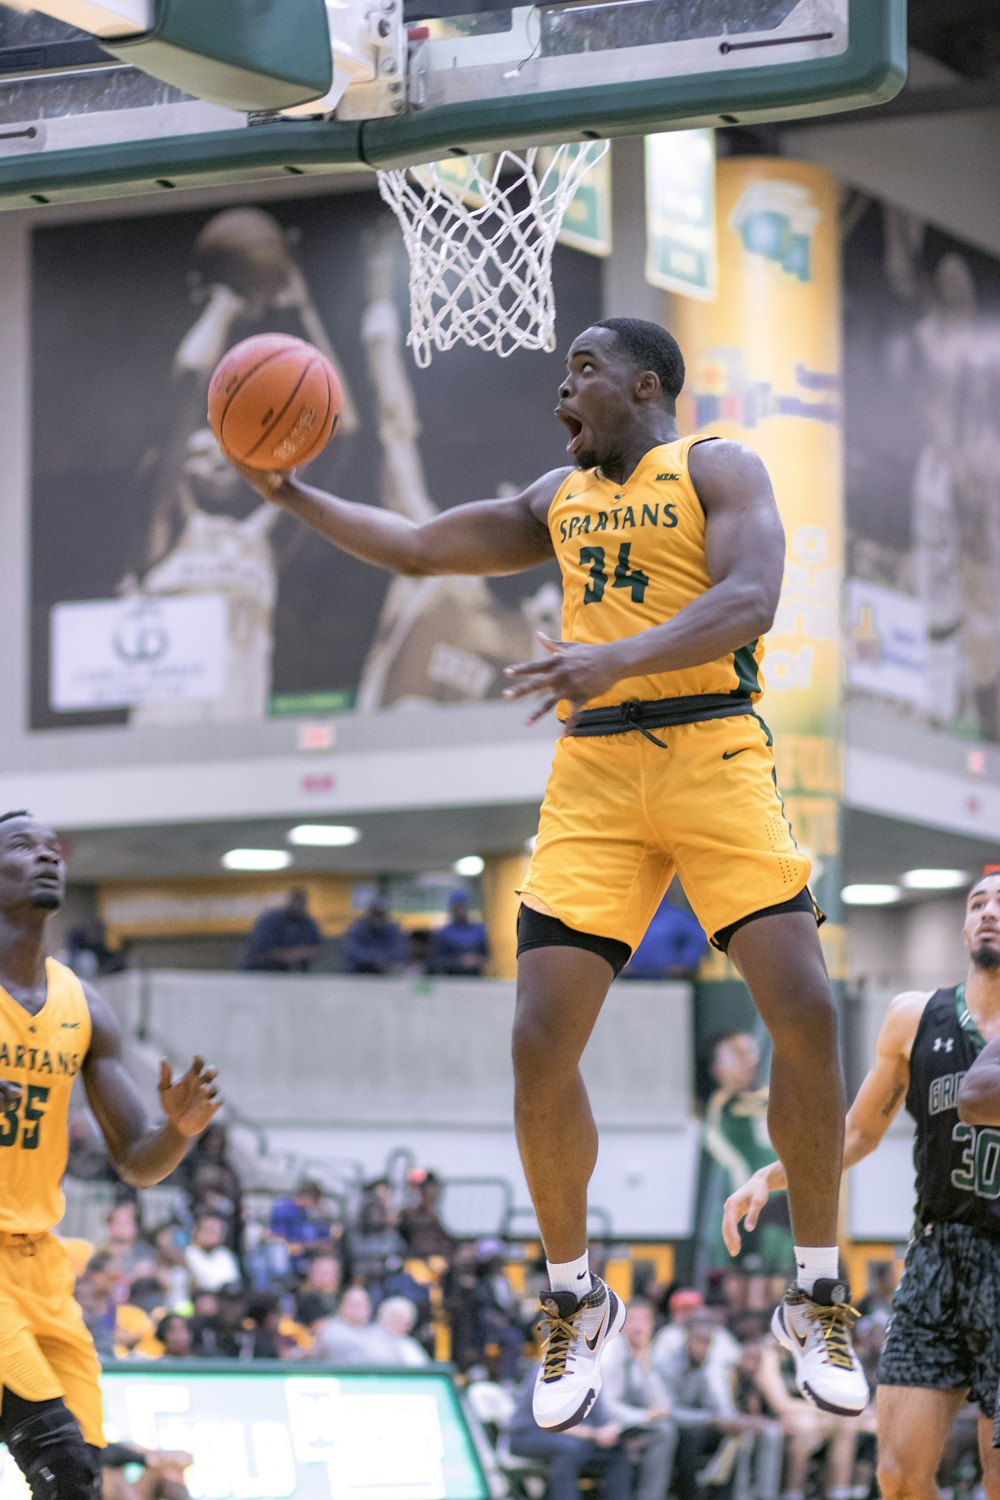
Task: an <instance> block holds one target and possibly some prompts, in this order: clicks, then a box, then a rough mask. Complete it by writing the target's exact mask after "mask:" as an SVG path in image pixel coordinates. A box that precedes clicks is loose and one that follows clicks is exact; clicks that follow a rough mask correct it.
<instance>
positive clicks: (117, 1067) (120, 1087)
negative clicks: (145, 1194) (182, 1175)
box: [83, 985, 221, 1188]
mask: <svg viewBox="0 0 1000 1500" xmlns="http://www.w3.org/2000/svg"><path fill="white" fill-rule="evenodd" d="M84 990H85V992H86V995H87V1004H88V1006H89V1007H90V1019H91V1025H92V1028H93V1031H92V1035H91V1042H90V1050H89V1052H88V1053H87V1056H86V1059H85V1061H84V1064H83V1082H84V1086H85V1088H86V1090H87V1102H88V1104H89V1105H90V1107H91V1109H92V1110H93V1112H94V1118H95V1119H96V1120H97V1123H98V1125H99V1126H100V1127H101V1133H102V1135H103V1136H104V1139H105V1141H106V1142H107V1146H108V1151H109V1153H110V1155H111V1160H112V1161H113V1162H114V1164H115V1168H116V1170H117V1171H118V1174H119V1176H120V1177H122V1178H123V1179H124V1180H125V1181H126V1182H127V1183H130V1184H131V1186H132V1187H137V1188H145V1187H152V1186H153V1185H154V1184H155V1183H157V1182H162V1181H163V1179H164V1177H169V1175H170V1173H171V1172H172V1171H173V1170H174V1168H175V1167H176V1166H177V1165H178V1164H179V1163H180V1161H181V1159H182V1158H183V1156H184V1153H185V1152H186V1151H187V1148H188V1146H189V1145H190V1144H191V1141H192V1139H193V1138H194V1137H195V1136H196V1135H200V1134H201V1132H202V1131H203V1130H204V1129H205V1127H206V1125H208V1123H209V1122H210V1120H211V1119H212V1116H213V1115H214V1114H215V1113H216V1111H217V1110H218V1109H219V1107H220V1104H221V1101H220V1099H219V1097H218V1093H217V1090H216V1087H215V1077H216V1072H215V1069H214V1068H206V1067H205V1064H204V1062H203V1061H202V1059H201V1058H200V1057H196V1058H195V1059H194V1061H193V1062H192V1064H191V1066H190V1068H189V1069H188V1070H187V1072H186V1073H185V1074H184V1076H183V1077H182V1078H179V1079H178V1080H177V1082H176V1083H175V1082H174V1081H173V1079H172V1078H171V1074H170V1065H169V1063H167V1062H166V1061H162V1062H161V1063H160V1083H159V1090H160V1103H161V1105H162V1107H163V1111H164V1113H165V1115H166V1117H167V1118H166V1121H165V1123H164V1124H162V1125H150V1124H149V1121H148V1120H147V1118H146V1111H145V1109H144V1108H143V1104H142V1100H141V1099H140V1097H139V1092H138V1090H137V1088H136V1086H135V1084H134V1083H133V1081H132V1079H131V1077H130V1076H129V1074H128V1073H127V1072H126V1070H125V1066H124V1063H123V1062H122V1034H121V1029H120V1027H119V1025H118V1022H117V1021H116V1019H115V1017H114V1014H113V1013H112V1011H111V1009H110V1007H109V1006H108V1004H107V1002H106V1001H105V1000H103V999H102V998H101V996H100V995H98V994H97V993H96V991H95V990H93V989H91V987H90V986H89V985H85V986H84Z"/></svg>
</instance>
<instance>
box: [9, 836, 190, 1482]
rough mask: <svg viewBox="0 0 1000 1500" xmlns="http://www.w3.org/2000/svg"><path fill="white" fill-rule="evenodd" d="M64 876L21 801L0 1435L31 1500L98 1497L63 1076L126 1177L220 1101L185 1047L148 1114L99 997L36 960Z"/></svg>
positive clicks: (52, 840) (95, 1381) (139, 1183)
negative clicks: (77, 1081)
mask: <svg viewBox="0 0 1000 1500" xmlns="http://www.w3.org/2000/svg"><path fill="white" fill-rule="evenodd" d="M64 883H65V866H64V864H63V857H62V852H61V849H60V845H59V840H58V838H57V837H56V835H55V833H54V832H53V831H52V829H50V828H46V827H45V825H44V824H42V823H39V822H37V821H36V820H35V819H34V818H33V817H31V815H30V814H28V813H26V812H11V813H5V814H3V815H2V816H0V1440H2V1441H3V1442H5V1443H6V1444H7V1447H8V1449H9V1450H10V1452H11V1455H12V1456H13V1458H14V1460H15V1462H16V1463H17V1465H18V1467H19V1468H20V1470H21V1472H22V1473H23V1474H24V1476H25V1478H26V1479H27V1481H28V1484H29V1485H30V1487H31V1493H32V1495H33V1496H34V1497H35V1500H92V1497H95V1496H99V1495H100V1492H101V1484H100V1471H99V1467H98V1462H97V1450H99V1449H100V1448H102V1447H103V1446H104V1437H103V1432H102V1424H101V1390H100V1384H99V1378H100V1366H99V1365H98V1362H97V1355H96V1353H95V1352H94V1345H93V1342H92V1340H91V1337H90V1334H89V1333H88V1332H87V1329H86V1327H85V1326H84V1321H83V1314H82V1313H81V1311H80V1308H79V1306H78V1305H77V1303H76V1302H75V1300H74V1298H73V1280H74V1277H73V1265H72V1262H71V1260H70V1257H69V1254H68V1253H67V1251H66V1250H65V1249H64V1248H63V1247H62V1245H61V1244H60V1242H59V1241H58V1240H57V1239H56V1238H55V1236H54V1235H53V1234H52V1232H51V1231H52V1227H53V1225H55V1224H57V1223H58V1222H59V1220H60V1219H61V1218H62V1215H63V1195H62V1190H61V1187H60V1183H61V1181H62V1175H63V1172H64V1170H65V1167H66V1157H67V1153H68V1149H69V1138H68V1133H67V1111H68V1109H69V1096H70V1092H71V1090H72V1087H73V1079H74V1078H75V1077H76V1075H77V1074H80V1075H81V1077H82V1078H83V1082H84V1086H85V1088H86V1092H87V1100H88V1103H89V1104H90V1107H91V1109H92V1110H93V1112H94V1115H95V1116H96V1118H97V1122H98V1124H99V1125H100V1127H101V1131H102V1133H103V1135H104V1139H105V1141H106V1142H107V1145H108V1150H109V1152H110V1154H111V1159H112V1161H113V1162H114V1164H115V1166H116V1168H117V1170H118V1172H119V1174H120V1175H121V1176H122V1177H123V1178H124V1179H125V1181H126V1182H129V1183H131V1184H132V1185H133V1186H134V1187H140V1188H141V1187H150V1186H152V1184H153V1183H155V1182H160V1181H161V1180H162V1179H163V1178H164V1177H166V1176H168V1174H169V1173H170V1172H172V1171H173V1170H174V1168H175V1167H176V1166H177V1165H178V1163H179V1162H180V1160H181V1158H182V1157H183V1155H184V1153H185V1151H186V1150H187V1147H188V1145H189V1143H190V1141H191V1139H192V1137H193V1136H196V1135H198V1134H200V1132H201V1131H202V1130H204V1129H205V1126H206V1125H207V1124H208V1123H209V1121H210V1120H211V1118H212V1116H213V1115H214V1114H215V1112H216V1110H217V1109H218V1108H219V1100H218V1098H217V1095H216V1088H215V1070H214V1069H213V1068H206V1067H205V1065H204V1063H203V1062H202V1060H201V1059H200V1058H195V1060H194V1062H193V1063H192V1065H191V1067H190V1068H189V1069H188V1071H187V1072H186V1073H185V1074H184V1076H183V1078H181V1079H179V1080H178V1081H177V1082H176V1083H174V1082H173V1080H172V1078H171V1073H170V1068H169V1066H168V1064H167V1063H166V1062H163V1063H161V1065H160V1086H159V1087H160V1103H161V1105H162V1108H163V1111H164V1114H165V1115H166V1120H165V1122H164V1123H163V1124H162V1125H153V1126H151V1125H150V1124H149V1123H148V1121H147V1119H146V1115H145V1111H144V1109H143V1106H142V1102H141V1100H140V1098H139V1095H138V1093H137V1092H136V1088H135V1085H134V1084H133V1083H132V1080H131V1079H130V1077H129V1075H128V1074H127V1073H126V1072H125V1069H124V1066H123V1064H122V1038H121V1032H120V1030H119V1027H118V1023H117V1021H116V1020H115V1018H114V1016H113V1014H112V1012H111V1010H110V1008H109V1007H108V1005H107V1003H106V1002H105V1001H104V1000H102V999H101V997H100V996H99V995H98V994H96V993H95V992H94V990H93V989H91V987H90V986H89V985H85V984H81V982H80V980H79V979H77V977H76V975H75V974H74V973H73V972H72V970H70V969H67V968H65V967H64V965H62V964H60V963H57V962H56V961H55V959H52V958H46V957H45V952H44V947H43V933H44V927H45V921H46V918H47V917H49V916H50V915H51V913H52V912H54V911H56V910H57V909H58V908H59V906H60V905H61V904H62V897H63V887H64Z"/></svg>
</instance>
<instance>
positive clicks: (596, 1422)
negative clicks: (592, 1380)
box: [507, 1345, 632, 1500]
mask: <svg viewBox="0 0 1000 1500" xmlns="http://www.w3.org/2000/svg"><path fill="white" fill-rule="evenodd" d="M609 1347H610V1345H609ZM537 1373H538V1366H537V1365H533V1366H532V1367H531V1369H530V1370H529V1371H528V1373H527V1375H526V1376H525V1377H524V1379H523V1380H522V1382H521V1384H520V1386H519V1387H518V1390H517V1406H516V1408H515V1411H514V1415H513V1416H512V1417H511V1419H510V1423H509V1426H508V1429H507V1430H508V1432H509V1434H510V1437H509V1441H510V1451H511V1453H512V1454H514V1456H515V1457H516V1458H531V1459H535V1460H537V1461H538V1462H539V1463H542V1464H546V1465H547V1466H548V1487H547V1489H546V1491H545V1500H579V1497H580V1476H581V1474H583V1472H584V1471H585V1470H586V1471H587V1472H588V1473H591V1472H596V1473H598V1474H599V1475H600V1481H601V1500H631V1495H632V1482H631V1471H630V1465H629V1456H628V1450H627V1448H626V1447H625V1444H624V1443H623V1441H622V1430H621V1428H620V1427H619V1425H618V1423H617V1422H612V1421H611V1420H610V1419H609V1417H608V1412H607V1407H606V1405H605V1404H604V1399H603V1397H602V1396H598V1398H597V1400H596V1402H595V1403H594V1405H593V1407H592V1408H591V1410H590V1413H589V1414H588V1415H587V1416H586V1417H585V1418H584V1420H583V1421H582V1422H578V1423H577V1425H576V1426H575V1427H569V1428H567V1429H566V1431H565V1432H546V1431H544V1430H543V1429H542V1428H541V1427H539V1426H538V1425H537V1423H536V1422H535V1419H534V1417H533V1416H532V1414H531V1398H532V1394H533V1392H534V1389H535V1377H536V1375H537Z"/></svg>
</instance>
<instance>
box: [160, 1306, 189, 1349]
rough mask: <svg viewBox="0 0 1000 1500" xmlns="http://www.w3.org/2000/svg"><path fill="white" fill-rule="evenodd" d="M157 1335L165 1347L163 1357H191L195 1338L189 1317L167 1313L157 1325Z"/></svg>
mask: <svg viewBox="0 0 1000 1500" xmlns="http://www.w3.org/2000/svg"><path fill="white" fill-rule="evenodd" d="M156 1337H157V1340H158V1342H159V1343H160V1344H161V1345H162V1347H163V1353H162V1355H161V1358H162V1359H190V1357H191V1353H192V1349H193V1345H194V1340H193V1338H192V1335H191V1322H190V1320H189V1319H188V1318H183V1317H181V1315H180V1313H167V1315H166V1317H164V1318H161V1319H160V1321H159V1322H158V1323H157V1325H156Z"/></svg>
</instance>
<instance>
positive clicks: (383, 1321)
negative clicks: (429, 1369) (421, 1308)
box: [375, 1297, 427, 1366]
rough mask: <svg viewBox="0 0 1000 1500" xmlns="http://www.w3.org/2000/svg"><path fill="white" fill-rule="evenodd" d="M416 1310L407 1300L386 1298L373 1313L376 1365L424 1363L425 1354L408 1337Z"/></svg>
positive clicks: (412, 1327) (414, 1364) (406, 1298)
mask: <svg viewBox="0 0 1000 1500" xmlns="http://www.w3.org/2000/svg"><path fill="white" fill-rule="evenodd" d="M416 1321H417V1309H416V1308H415V1307H414V1305H413V1303H412V1302H411V1301H410V1300H409V1298H408V1297H387V1298H386V1299H385V1301H384V1302H380V1303H379V1305H378V1311H377V1312H376V1314H375V1331H376V1332H377V1334H378V1335H379V1337H378V1342H377V1344H376V1351H377V1361H376V1362H377V1363H378V1364H380V1365H406V1366H416V1365H425V1364H427V1351H426V1350H425V1349H422V1348H421V1347H420V1345H419V1344H418V1343H417V1341H416V1339H415V1338H412V1337H411V1334H412V1333H413V1329H414V1327H415V1326H416Z"/></svg>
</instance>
